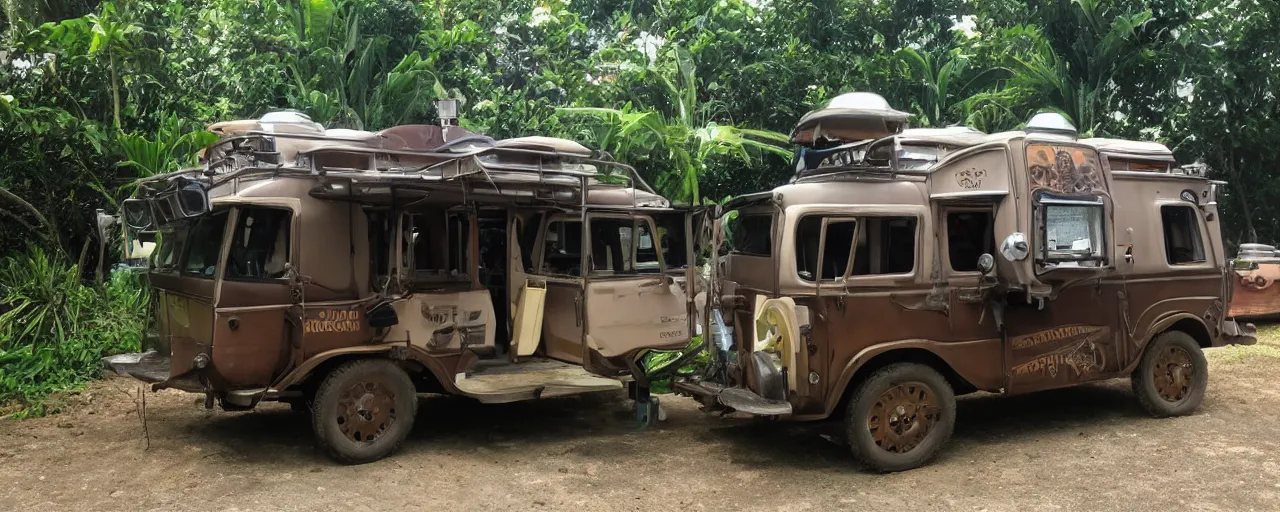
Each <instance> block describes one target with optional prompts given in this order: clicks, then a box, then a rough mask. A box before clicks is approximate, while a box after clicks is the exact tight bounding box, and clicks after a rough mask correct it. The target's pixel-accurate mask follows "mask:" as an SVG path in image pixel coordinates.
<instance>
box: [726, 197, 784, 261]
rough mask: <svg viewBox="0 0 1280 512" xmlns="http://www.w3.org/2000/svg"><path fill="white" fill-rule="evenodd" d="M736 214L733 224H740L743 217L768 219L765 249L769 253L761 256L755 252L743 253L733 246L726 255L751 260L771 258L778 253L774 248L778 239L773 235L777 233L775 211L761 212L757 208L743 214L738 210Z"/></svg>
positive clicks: (761, 210)
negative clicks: (748, 257)
mask: <svg viewBox="0 0 1280 512" xmlns="http://www.w3.org/2000/svg"><path fill="white" fill-rule="evenodd" d="M737 212H738V214H737V218H735V219H734V220H735V222H739V223H740V222H742V220H741V219H742V217H744V216H746V217H767V218H768V219H769V231H768V243H767V244H766V246H767V248H768V251H769V252H767V253H763V254H762V253H757V252H745V251H742V250H740V249H739V248H738V247H737V246H736V245H735V246H731V248H730V249H729V251H728V253H729V254H733V255H736V256H750V257H753V258H772V257H773V256H774V255H775V254H777V253H778V247H776V245H777V243H778V240H777V238H778V237H777V236H775V235H776V234H777V233H776V231H777V226H778V212H777V211H775V210H773V209H769V210H763V209H758V208H757V209H748V210H747V211H745V212H744V211H743V210H738V211H737Z"/></svg>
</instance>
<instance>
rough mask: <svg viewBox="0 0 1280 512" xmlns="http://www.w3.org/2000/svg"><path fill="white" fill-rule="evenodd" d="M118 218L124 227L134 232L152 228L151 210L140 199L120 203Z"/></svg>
mask: <svg viewBox="0 0 1280 512" xmlns="http://www.w3.org/2000/svg"><path fill="white" fill-rule="evenodd" d="M120 217H122V218H123V220H124V225H126V226H129V228H131V229H133V230H134V231H147V230H150V229H151V228H152V224H153V222H152V220H151V209H150V208H149V207H148V206H147V202H146V201H143V200H141V199H126V200H124V202H122V203H120Z"/></svg>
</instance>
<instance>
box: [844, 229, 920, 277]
mask: <svg viewBox="0 0 1280 512" xmlns="http://www.w3.org/2000/svg"><path fill="white" fill-rule="evenodd" d="M917 224H918V222H917V220H916V218H915V217H864V218H863V230H862V231H861V232H860V233H859V235H858V242H857V243H858V248H857V250H856V251H855V252H854V260H853V274H852V275H855V276H874V275H885V274H910V273H911V272H913V271H914V270H915V268H916V225H917Z"/></svg>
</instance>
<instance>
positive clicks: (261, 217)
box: [225, 208, 293, 279]
mask: <svg viewBox="0 0 1280 512" xmlns="http://www.w3.org/2000/svg"><path fill="white" fill-rule="evenodd" d="M292 217H293V214H292V213H291V212H290V211H289V210H284V209H278V208H242V209H241V210H240V217H239V219H237V220H236V228H235V231H233V232H232V233H231V249H230V250H229V251H228V252H227V272H226V274H225V277H226V278H227V279H276V278H280V277H284V271H285V264H286V263H288V262H289V227H290V226H289V223H290V220H291V219H292Z"/></svg>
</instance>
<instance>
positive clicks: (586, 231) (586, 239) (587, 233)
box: [539, 213, 667, 281]
mask: <svg viewBox="0 0 1280 512" xmlns="http://www.w3.org/2000/svg"><path fill="white" fill-rule="evenodd" d="M586 217H587V218H586V222H585V223H584V224H583V225H582V252H581V253H580V254H581V255H582V257H583V259H584V261H585V263H586V264H585V265H584V268H583V272H582V274H583V275H582V276H580V277H579V279H581V278H590V279H591V280H593V281H595V280H601V279H603V280H609V279H635V278H638V277H662V276H664V275H666V273H667V263H666V258H664V257H663V255H662V253H663V251H664V247H663V245H662V240H661V238H662V237H660V236H658V228H657V224H656V223H654V221H653V218H652V217H650V216H648V215H644V214H639V213H632V214H626V213H589V214H587V216H586ZM596 219H616V220H629V221H631V226H632V228H631V229H632V233H633V234H634V233H637V232H638V231H639V224H640V223H641V222H644V223H646V224H647V225H648V227H649V237H650V239H651V240H652V241H653V250H654V252H655V253H656V255H657V258H658V271H657V272H634V273H629V274H615V273H610V274H599V273H597V271H596V270H595V269H593V268H592V267H594V261H592V254H591V252H590V247H591V243H592V240H591V222H592V221H594V220H596ZM548 225H549V224H548ZM631 240H632V243H631V244H630V245H631V247H630V248H629V250H630V252H631V262H632V267H633V268H634V267H635V257H636V254H637V252H638V251H639V247H640V237H639V236H635V237H633V238H632V239H631ZM545 253H546V251H545V250H544V251H543V254H544V255H545ZM539 268H542V266H541V265H539Z"/></svg>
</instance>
